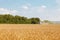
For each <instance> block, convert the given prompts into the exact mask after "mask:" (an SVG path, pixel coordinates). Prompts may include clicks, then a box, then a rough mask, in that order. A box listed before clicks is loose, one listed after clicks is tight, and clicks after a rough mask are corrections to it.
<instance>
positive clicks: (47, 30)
mask: <svg viewBox="0 0 60 40" xmlns="http://www.w3.org/2000/svg"><path fill="white" fill-rule="evenodd" d="M0 40H60V25H59V24H0Z"/></svg>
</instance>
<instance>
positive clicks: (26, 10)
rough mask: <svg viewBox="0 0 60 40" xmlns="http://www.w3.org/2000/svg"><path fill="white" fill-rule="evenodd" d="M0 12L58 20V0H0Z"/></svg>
mask: <svg viewBox="0 0 60 40" xmlns="http://www.w3.org/2000/svg"><path fill="white" fill-rule="evenodd" d="M0 14H13V15H20V16H26V17H39V18H41V20H46V19H47V20H51V21H60V18H59V17H60V0H0Z"/></svg>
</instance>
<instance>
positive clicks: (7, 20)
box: [0, 14, 40, 24]
mask: <svg viewBox="0 0 60 40" xmlns="http://www.w3.org/2000/svg"><path fill="white" fill-rule="evenodd" d="M0 23H3V24H40V18H27V17H22V16H18V15H15V16H14V15H10V14H4V15H1V14H0Z"/></svg>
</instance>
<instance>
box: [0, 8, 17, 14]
mask: <svg viewBox="0 0 60 40" xmlns="http://www.w3.org/2000/svg"><path fill="white" fill-rule="evenodd" d="M17 12H18V11H16V10H10V9H6V8H0V14H15V13H17Z"/></svg>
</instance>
